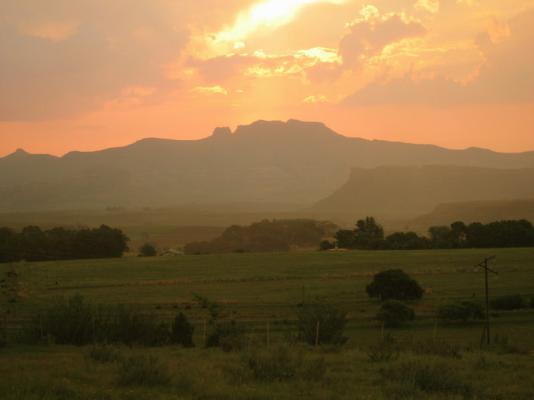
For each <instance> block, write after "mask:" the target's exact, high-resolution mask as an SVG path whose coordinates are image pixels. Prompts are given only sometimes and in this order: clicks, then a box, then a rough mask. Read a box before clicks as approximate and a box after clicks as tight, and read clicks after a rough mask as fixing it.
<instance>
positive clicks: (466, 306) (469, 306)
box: [438, 300, 485, 323]
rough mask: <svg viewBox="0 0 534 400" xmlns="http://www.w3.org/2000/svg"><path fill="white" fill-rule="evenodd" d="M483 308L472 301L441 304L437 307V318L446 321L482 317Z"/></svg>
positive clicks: (470, 319)
mask: <svg viewBox="0 0 534 400" xmlns="http://www.w3.org/2000/svg"><path fill="white" fill-rule="evenodd" d="M484 315H485V313H484V308H483V307H482V305H481V304H479V303H476V302H474V301H469V300H465V301H460V302H456V303H450V304H443V305H441V306H440V307H439V308H438V318H439V319H441V320H443V321H448V322H464V323H465V322H468V321H472V320H480V319H484Z"/></svg>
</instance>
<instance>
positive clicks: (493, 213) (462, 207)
mask: <svg viewBox="0 0 534 400" xmlns="http://www.w3.org/2000/svg"><path fill="white" fill-rule="evenodd" d="M514 219H527V220H529V221H531V222H532V223H534V198H531V199H523V200H501V201H472V202H459V203H447V204H440V205H438V206H437V207H436V208H435V209H434V210H433V211H432V212H430V213H428V214H425V215H422V216H420V217H418V218H416V219H414V220H413V221H411V222H410V223H409V224H408V227H409V229H413V230H416V231H426V230H427V229H428V228H429V227H430V226H436V225H449V224H451V223H452V222H455V221H464V222H466V223H471V222H482V223H488V222H493V221H501V220H514Z"/></svg>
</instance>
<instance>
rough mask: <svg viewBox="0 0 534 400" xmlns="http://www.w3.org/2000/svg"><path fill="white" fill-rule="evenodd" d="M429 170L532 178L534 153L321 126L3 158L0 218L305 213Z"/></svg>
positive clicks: (253, 128) (247, 129)
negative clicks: (356, 181) (189, 211)
mask: <svg viewBox="0 0 534 400" xmlns="http://www.w3.org/2000/svg"><path fill="white" fill-rule="evenodd" d="M426 164H453V165H462V166H479V167H499V168H527V167H530V168H534V152H531V153H521V154H502V153H495V152H492V151H488V150H482V149H475V148H472V149H467V150H448V149H444V148H440V147H436V146H430V145H414V144H404V143H393V142H383V141H369V140H363V139H358V138H348V137H345V136H342V135H339V134H337V133H335V132H334V131H332V130H330V129H329V128H327V127H326V126H325V125H323V124H321V123H313V122H300V121H295V120H290V121H287V122H280V121H274V122H267V121H258V122H255V123H253V124H251V125H247V126H240V127H238V128H237V129H236V131H235V132H231V131H230V129H228V128H218V129H216V130H215V131H214V134H213V135H212V136H210V137H208V138H206V139H201V140H162V139H145V140H142V141H139V142H137V143H134V144H132V145H129V146H126V147H120V148H112V149H107V150H103V151H96V152H88V153H81V152H72V153H69V154H66V155H65V156H63V157H52V156H47V155H33V154H28V153H26V152H24V151H23V150H19V151H17V152H16V153H13V154H11V155H9V156H7V157H4V158H0V212H10V211H32V210H63V209H82V208H83V209H98V208H100V209H102V208H105V207H109V206H121V207H143V206H150V207H167V206H179V205H187V204H197V205H201V204H220V203H243V202H250V203H255V202H263V203H286V204H287V203H293V204H298V205H302V206H305V205H311V204H313V203H315V202H316V201H317V200H319V199H321V198H324V197H326V196H328V195H329V194H330V193H332V192H333V191H334V190H336V189H337V188H339V187H340V186H341V185H342V184H343V183H344V182H345V181H346V180H347V178H348V177H349V176H350V171H351V169H352V168H354V167H364V168H373V167H377V166H380V165H400V166H403V165H404V166H405V165H426ZM440 202H442V201H440ZM420 211H422V210H420ZM419 214H420V212H419Z"/></svg>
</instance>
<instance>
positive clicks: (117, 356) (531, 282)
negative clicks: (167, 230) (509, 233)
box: [0, 248, 534, 400]
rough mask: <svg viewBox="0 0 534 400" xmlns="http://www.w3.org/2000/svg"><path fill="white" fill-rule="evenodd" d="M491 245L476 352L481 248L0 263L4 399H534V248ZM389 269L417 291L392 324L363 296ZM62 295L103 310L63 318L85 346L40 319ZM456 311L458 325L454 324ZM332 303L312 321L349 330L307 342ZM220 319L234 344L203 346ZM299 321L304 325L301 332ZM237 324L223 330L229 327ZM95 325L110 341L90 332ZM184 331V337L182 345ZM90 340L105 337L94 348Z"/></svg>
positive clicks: (54, 315)
mask: <svg viewBox="0 0 534 400" xmlns="http://www.w3.org/2000/svg"><path fill="white" fill-rule="evenodd" d="M491 254H495V255H496V256H497V264H496V265H494V266H493V268H494V269H496V270H497V271H498V272H499V275H498V276H491V277H490V288H491V292H490V294H491V299H492V308H493V309H492V314H491V317H492V340H493V344H492V346H491V347H483V348H481V347H480V335H481V331H482V323H481V322H480V321H479V320H478V319H477V318H474V316H476V315H477V313H479V311H478V310H477V309H474V308H473V307H472V304H480V303H481V302H482V299H483V274H482V273H481V271H479V270H477V268H475V267H474V265H476V264H478V262H479V261H480V259H482V258H483V257H484V256H487V255H488V251H484V250H433V251H429V250H427V251H399V252H396V251H352V252H344V251H333V252H289V253H287V252H284V253H273V254H261V255H258V254H226V255H207V256H179V257H154V258H138V257H131V258H123V259H106V260H81V261H62V262H40V263H16V264H12V265H9V264H6V265H2V266H0V273H1V274H2V276H5V277H6V281H5V282H4V283H5V284H8V283H9V285H8V286H9V287H10V290H9V293H10V299H8V300H7V301H6V302H5V303H4V304H3V306H5V307H7V309H8V311H9V313H8V314H6V319H5V320H4V321H7V325H8V326H7V339H8V340H7V342H8V343H7V347H5V348H3V349H0V376H2V377H3V378H5V379H2V380H0V391H1V393H2V399H4V398H6V399H17V400H18V399H29V400H32V399H45V400H47V399H111V400H114V399H146V398H154V399H294V398H309V399H379V400H380V399H388V400H390V399H464V398H472V399H495V400H497V399H530V398H532V395H533V389H532V388H534V382H533V376H534V357H533V355H532V351H533V350H534V346H533V345H532V340H531V337H532V333H533V332H534V311H533V309H532V308H529V307H530V302H531V299H532V297H534V267H533V266H532V263H531V260H532V259H533V256H534V249H531V248H527V249H499V250H492V251H491ZM388 269H393V270H403V271H405V272H406V273H408V274H409V275H410V277H413V278H414V279H416V280H417V282H418V283H419V284H420V287H421V288H422V289H423V290H424V295H423V296H422V299H419V300H417V299H416V300H406V305H407V307H409V308H410V309H412V310H414V315H415V320H414V321H412V320H411V318H407V320H410V321H409V323H408V324H407V325H401V326H400V327H396V326H397V324H396V323H393V324H391V326H395V328H389V327H388V326H389V324H387V323H385V322H386V321H387V319H383V320H382V321H381V320H378V319H377V315H381V316H384V315H385V313H387V312H388V311H389V312H391V310H393V311H394V312H396V311H395V310H396V309H398V307H397V308H396V306H395V304H393V306H395V307H392V306H391V304H389V303H382V302H381V301H380V300H378V299H375V298H370V297H369V293H368V291H367V290H366V288H367V287H368V286H369V285H370V283H371V282H372V279H373V276H374V275H375V274H376V273H377V272H379V271H385V270H388ZM4 286H6V285H4ZM371 292H372V293H374V290H373V291H371ZM372 293H371V294H372ZM417 293H419V290H417ZM73 296H74V297H73ZM80 296H83V297H80ZM382 297H384V296H382ZM62 298H64V299H66V300H67V299H71V300H72V299H76V298H78V299H82V298H83V302H81V303H79V302H78V303H77V302H74V303H73V304H72V307H71V308H70V309H71V310H80V309H81V310H83V309H87V304H94V305H99V307H102V308H99V310H101V315H102V316H103V319H102V320H96V321H94V322H93V320H90V319H87V318H85V319H80V321H79V323H76V324H71V325H72V326H74V325H75V326H79V327H80V326H84V327H85V328H84V331H83V332H85V335H86V336H85V339H84V341H83V342H81V343H79V344H85V345H84V346H83V347H70V346H68V345H61V344H60V343H62V342H63V343H72V341H69V340H61V337H60V336H59V333H58V332H57V331H52V330H51V329H50V327H51V326H52V327H53V326H58V325H61V324H59V323H54V318H57V317H58V315H59V319H60V320H62V321H65V320H66V318H64V317H61V315H60V314H58V313H51V314H49V313H48V314H47V313H45V312H44V311H45V310H54V308H51V307H53V305H57V304H65V301H66V300H59V299H62ZM415 298H417V296H415ZM62 302H63V303H62ZM315 302H320V304H328V306H325V307H324V308H322V309H320V310H319V313H318V314H317V316H316V315H315V314H313V313H317V309H314V310H310V309H309V305H310V304H313V303H315ZM213 304H216V305H217V307H216V308H217V309H216V310H215V309H214V308H213ZM384 304H389V305H388V306H387V307H386V308H384ZM455 304H457V306H450V305H455ZM444 306H447V307H444ZM63 309H65V307H64V308H63ZM334 309H335V310H336V311H332V310H334ZM55 310H58V309H55ZM338 311H339V312H338ZM463 311H465V313H466V314H465V315H467V317H466V318H465V320H463V319H462V318H460V319H459V320H454V318H451V315H453V316H454V315H458V312H460V314H461V312H463ZM76 312H78V311H76ZM327 313H330V315H332V316H333V317H332V318H330V319H322V320H321V321H336V322H335V323H336V324H337V325H338V326H340V327H341V328H343V329H344V331H343V334H342V335H339V334H332V335H330V337H327V336H320V340H319V343H318V344H319V346H315V344H316V340H315V339H316V336H315V335H314V333H315V329H313V327H315V324H314V322H315V320H319V319H320V317H321V316H322V315H325V314H327ZM440 313H442V314H443V315H444V316H445V317H444V318H440ZM214 314H215V315H216V316H215V318H216V320H215V322H214V325H213V326H215V325H217V324H220V326H221V327H223V328H224V329H226V331H225V332H227V331H228V329H234V328H235V327H238V328H239V329H237V328H235V329H234V331H233V332H236V331H239V334H240V338H241V339H240V341H239V343H237V342H236V341H233V342H232V341H230V342H228V341H223V342H222V343H223V344H224V345H221V342H219V344H218V347H214V348H206V347H205V345H206V344H207V343H208V340H207V339H209V338H210V335H211V333H212V330H211V328H212V327H213V326H212V322H213V320H212V318H213V316H214ZM76 315H81V314H76ZM140 315H147V316H150V318H149V319H146V320H145V319H142V318H140V317H139V316H140ZM180 315H182V317H180ZM35 316H41V318H39V319H37V321H36V319H35ZM106 316H107V317H106ZM110 316H117V317H113V318H109V317H110ZM121 316H122V317H121ZM184 316H185V317H186V318H184ZM310 316H311V317H310ZM341 316H346V318H347V321H346V323H344V322H343V320H342V319H341ZM408 317H411V314H410V315H408ZM306 318H307V319H310V321H311V324H312V329H301V328H299V320H300V321H302V320H303V319H304V320H305V319H306ZM384 318H385V317H384ZM68 320H73V318H68ZM186 320H187V321H190V323H191V325H188V322H187V321H186ZM50 321H52V322H50ZM114 321H115V322H114ZM117 321H130V322H132V321H133V322H135V323H138V324H140V325H138V326H148V325H146V324H152V325H151V326H153V327H158V326H161V327H162V330H164V332H166V335H167V336H165V339H164V340H163V341H162V342H160V343H155V342H151V340H147V341H146V342H145V341H143V340H141V339H139V338H135V337H134V338H132V336H128V333H130V334H131V333H132V332H133V329H131V328H129V329H126V330H121V329H119V328H120V327H124V326H127V324H126V325H125V323H124V322H119V323H118V322H117ZM147 321H148V322H147ZM231 321H234V323H235V324H236V325H234V327H233V328H232V326H231V325H227V323H228V324H230V323H231ZM36 322H37V327H38V328H37V329H38V330H39V331H40V332H39V339H40V340H38V341H33V344H31V345H26V344H24V343H27V342H28V341H25V340H24V336H25V335H24V333H25V332H27V331H26V330H25V329H24V327H25V326H28V324H30V326H31V324H34V325H33V326H34V327H35V326H36V325H35V323H36ZM97 322H98V324H97ZM394 322H395V321H394ZM49 324H50V325H49ZM321 324H325V325H326V323H325V322H321ZM65 325H67V324H63V325H62V326H65ZM131 326H132V325H130V327H131ZM321 326H323V325H321ZM179 327H181V328H179ZM229 327H230V328H229ZM150 329H152V328H150ZM103 330H108V331H109V332H110V335H111V336H107V337H104V336H94V332H99V333H102V331H103ZM183 331H186V332H190V334H191V335H192V337H191V341H190V342H188V341H187V340H184V339H183V335H181V333H180V332H183ZM219 332H220V331H219ZM170 333H172V335H173V336H170V337H169V336H168V335H169V334H170ZM113 335H114V336H113ZM321 335H323V331H322V330H321ZM99 338H100V339H99ZM124 338H126V339H128V340H123V339H124ZM95 339H98V341H99V342H102V344H99V345H96V346H95V345H93V344H92V343H93V342H94V341H95ZM149 339H150V338H149ZM220 339H221V337H220V336H219V340H220ZM327 339H328V340H327ZM323 340H324V341H331V342H332V343H334V344H323ZM105 342H108V343H109V342H116V343H117V344H115V345H105V344H104V343H105ZM122 342H124V343H128V345H129V346H128V347H126V346H125V345H122V344H120V343H122ZM154 345H157V347H154ZM192 345H194V346H195V347H194V348H190V347H191V346H192ZM184 346H186V347H187V348H184Z"/></svg>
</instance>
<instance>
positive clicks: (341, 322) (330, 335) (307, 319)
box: [297, 303, 347, 345]
mask: <svg viewBox="0 0 534 400" xmlns="http://www.w3.org/2000/svg"><path fill="white" fill-rule="evenodd" d="M297 318H298V329H299V339H300V340H302V341H304V342H306V343H308V344H312V345H313V344H315V343H316V340H317V339H318V342H319V344H327V343H330V344H343V343H344V342H345V341H346V340H347V339H346V338H345V337H344V336H343V332H344V330H345V325H346V324H347V319H346V314H345V313H344V312H342V311H340V310H338V309H337V308H335V307H334V306H332V305H330V304H326V303H313V304H305V305H304V306H303V307H302V308H301V309H300V310H299V311H298V313H297ZM317 334H318V336H317Z"/></svg>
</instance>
